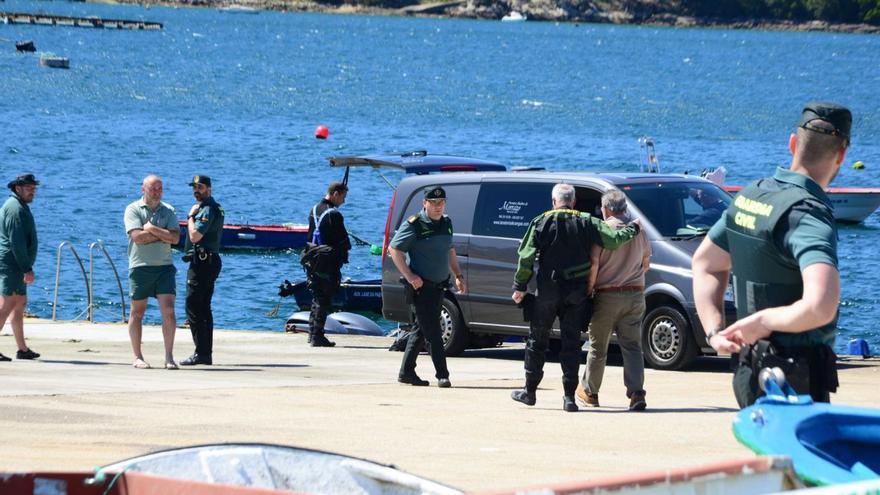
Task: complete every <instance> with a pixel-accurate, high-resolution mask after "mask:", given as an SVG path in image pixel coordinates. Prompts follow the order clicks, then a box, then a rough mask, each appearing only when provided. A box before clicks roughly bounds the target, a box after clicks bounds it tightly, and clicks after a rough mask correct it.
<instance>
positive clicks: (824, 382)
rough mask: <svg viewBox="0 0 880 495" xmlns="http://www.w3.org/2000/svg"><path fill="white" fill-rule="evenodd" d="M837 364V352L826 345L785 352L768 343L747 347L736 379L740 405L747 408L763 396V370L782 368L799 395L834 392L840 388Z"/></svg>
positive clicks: (762, 342) (735, 384)
mask: <svg viewBox="0 0 880 495" xmlns="http://www.w3.org/2000/svg"><path fill="white" fill-rule="evenodd" d="M836 361H837V356H836V355H835V354H834V351H833V350H832V349H831V347H829V346H828V345H824V344H823V345H815V346H807V347H797V348H791V349H784V350H777V349H776V347H774V346H773V344H772V343H771V342H770V341H769V340H759V341H757V342H755V343H754V344H752V345H744V346H743V347H742V349H741V350H740V354H739V364H738V366H737V370H736V374H735V375H734V393H735V394H736V399H737V402H739V404H740V407H745V406H747V405H751V404H753V403H754V401H755V400H756V399H757V397H759V396H760V395H761V394H760V388H759V387H760V385H759V384H758V376H759V375H760V373H761V370H762V369H764V368H775V367H778V368H780V369H781V370H782V372H783V373H785V379H786V381H788V384H789V385H791V386H792V388H794V390H795V391H796V392H797V393H798V394H809V395H814V393H817V392H823V393H824V392H835V391H837V387H838V386H839V382H838V378H837V365H836ZM814 398H815V397H814Z"/></svg>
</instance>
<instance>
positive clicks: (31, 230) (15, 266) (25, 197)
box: [0, 174, 40, 361]
mask: <svg viewBox="0 0 880 495" xmlns="http://www.w3.org/2000/svg"><path fill="white" fill-rule="evenodd" d="M38 185H40V183H39V181H37V179H36V178H35V177H34V175H33V174H24V175H19V176H18V177H16V178H15V179H14V180H12V181H11V182H10V183H9V184H7V187H9V190H10V191H12V193H11V194H10V195H9V199H7V200H6V203H4V204H3V207H2V208H0V328H3V325H4V324H6V318H8V317H9V315H10V314H11V315H12V321H11V322H10V323H11V325H12V333H13V334H14V335H15V344H16V345H17V346H18V352H16V353H15V358H16V359H36V358H38V357H40V355H39V354H37V353H36V352H34V351H32V350H31V349H30V348H29V347H28V346H27V344H26V343H25V340H24V309H25V307H26V306H27V286H28V285H30V284H32V283H34V262H35V261H36V259H37V227H36V225H35V224H34V216H33V215H32V214H31V209H30V207H29V206H28V205H29V204H30V203H31V202H32V201H33V200H34V195H36V193H37V186H38ZM0 361H11V359H10V358H8V357H6V356H4V355H3V354H0Z"/></svg>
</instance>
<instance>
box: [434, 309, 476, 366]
mask: <svg viewBox="0 0 880 495" xmlns="http://www.w3.org/2000/svg"><path fill="white" fill-rule="evenodd" d="M440 335H441V337H442V338H443V348H444V349H445V350H446V355H447V356H458V355H461V353H463V352H464V350H465V349H467V345H468V341H469V340H470V331H468V328H467V327H466V326H465V324H464V321H463V320H462V318H461V311H460V310H459V309H458V306H456V305H455V302H453V301H452V300H451V299H449V298H448V297H444V298H443V303H442V305H441V307H440Z"/></svg>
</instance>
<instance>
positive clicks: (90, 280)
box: [52, 240, 128, 323]
mask: <svg viewBox="0 0 880 495" xmlns="http://www.w3.org/2000/svg"><path fill="white" fill-rule="evenodd" d="M96 246H97V247H98V248H100V250H101V252H102V253H104V257H105V258H107V261H109V262H110V268H112V269H113V275H114V276H115V277H116V285H117V286H118V287H119V301H120V303H121V304H120V306H121V307H122V321H124V322H125V321H128V316H127V315H126V313H125V293H124V292H123V290H122V281H121V280H120V279H119V272H118V271H116V265H115V264H114V263H113V259H112V258H110V254H109V253H108V252H107V250H106V249H105V248H104V243H102V242H101V241H100V240H96V241H95V242H93V243H91V244H89V274H88V276H86V269H85V266H84V265H83V262H82V258H80V257H79V254H77V252H76V248H74V247H73V244H71V243H70V242H68V241H64V242H62V243H61V244H59V245H58V251H57V256H56V261H55V295H54V296H53V298H52V321H56V320H57V317H56V315H57V309H58V286H59V284H60V282H61V253H62V251H63V249H64V247H67V248H68V249H69V250H70V253H71V254H73V257H74V259H76V262H77V264H79V270H80V272H81V273H82V277H83V282H84V283H85V285H86V300H87V301H88V305H87V306H86V309H85V310H84V311H83V313H85V312H88V319H89V321H90V322H92V323H94V322H95V315H94V300H93V294H94V290H93V288H94V278H95V266H94V265H95V260H94V249H95V247H96ZM80 315H82V313H80ZM77 318H79V316H77V317H76V318H74V319H77Z"/></svg>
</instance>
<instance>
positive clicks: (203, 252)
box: [180, 175, 224, 366]
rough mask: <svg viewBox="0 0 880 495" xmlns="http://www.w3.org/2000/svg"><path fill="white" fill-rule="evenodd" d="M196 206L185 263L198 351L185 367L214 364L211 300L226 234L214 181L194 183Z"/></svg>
mask: <svg viewBox="0 0 880 495" xmlns="http://www.w3.org/2000/svg"><path fill="white" fill-rule="evenodd" d="M189 185H190V186H191V187H192V192H193V197H194V198H195V199H196V204H194V205H193V206H192V208H190V210H189V214H188V215H187V218H186V229H187V233H188V234H189V235H188V236H187V239H186V247H185V248H184V251H185V253H186V254H185V255H184V258H183V259H184V261H189V270H187V272H186V318H187V320H189V328H190V331H192V336H193V342H194V343H195V345H196V350H195V352H194V353H193V355H192V356H190V357H188V358H186V359H184V360H183V361H181V362H180V364H181V365H183V366H193V365H197V364H204V365H210V364H212V363H213V359H212V355H211V354H212V351H213V347H214V315H213V313H212V312H211V298H212V297H213V296H214V282H215V281H216V280H217V277H218V276H219V275H220V269H221V268H222V266H223V264H222V262H221V261H220V236H221V235H222V232H223V216H224V212H223V208H221V207H220V205H219V204H217V202H216V201H214V197H213V196H211V178H210V177H208V176H207V175H196V176H194V177H193V180H192V182H190V183H189Z"/></svg>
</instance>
